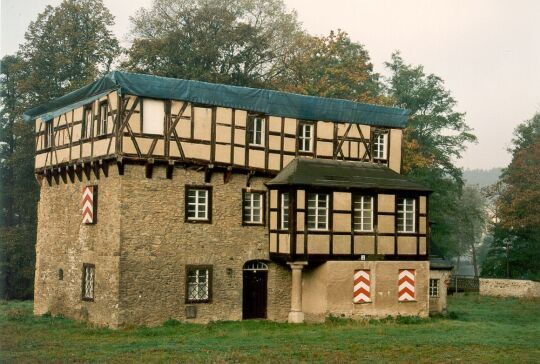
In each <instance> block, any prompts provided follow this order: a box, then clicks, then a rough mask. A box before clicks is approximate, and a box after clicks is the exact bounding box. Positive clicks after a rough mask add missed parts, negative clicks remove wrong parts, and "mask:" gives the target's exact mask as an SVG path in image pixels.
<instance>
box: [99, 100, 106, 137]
mask: <svg viewBox="0 0 540 364" xmlns="http://www.w3.org/2000/svg"><path fill="white" fill-rule="evenodd" d="M108 116H109V110H108V104H107V101H103V102H102V103H100V104H99V121H98V124H97V132H96V135H105V134H107V119H108Z"/></svg>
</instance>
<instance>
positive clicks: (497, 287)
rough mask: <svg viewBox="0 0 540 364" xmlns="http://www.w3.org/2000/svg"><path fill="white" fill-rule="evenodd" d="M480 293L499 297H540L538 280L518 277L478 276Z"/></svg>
mask: <svg viewBox="0 0 540 364" xmlns="http://www.w3.org/2000/svg"><path fill="white" fill-rule="evenodd" d="M480 295H482V296H501V297H540V282H534V281H528V280H520V279H492V278H480Z"/></svg>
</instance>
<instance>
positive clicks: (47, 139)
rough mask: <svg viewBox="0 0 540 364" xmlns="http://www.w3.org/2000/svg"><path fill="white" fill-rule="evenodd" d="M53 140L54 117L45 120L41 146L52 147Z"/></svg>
mask: <svg viewBox="0 0 540 364" xmlns="http://www.w3.org/2000/svg"><path fill="white" fill-rule="evenodd" d="M53 140H54V119H51V120H49V121H47V122H45V135H44V139H43V147H44V148H49V147H52V145H53Z"/></svg>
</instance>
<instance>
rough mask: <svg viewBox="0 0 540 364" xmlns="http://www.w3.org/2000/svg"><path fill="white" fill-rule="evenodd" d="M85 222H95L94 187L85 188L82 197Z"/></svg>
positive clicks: (83, 220) (83, 221)
mask: <svg viewBox="0 0 540 364" xmlns="http://www.w3.org/2000/svg"><path fill="white" fill-rule="evenodd" d="M82 214H83V219H82V223H83V224H92V223H93V222H94V187H93V186H86V187H84V189H83V198H82Z"/></svg>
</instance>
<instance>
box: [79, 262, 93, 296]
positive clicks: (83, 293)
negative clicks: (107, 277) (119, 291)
mask: <svg viewBox="0 0 540 364" xmlns="http://www.w3.org/2000/svg"><path fill="white" fill-rule="evenodd" d="M87 269H90V270H91V271H92V296H91V297H90V296H87V295H86V270H87ZM95 287H96V266H95V265H94V264H90V263H83V268H82V280H81V299H82V300H83V301H89V302H94V297H95V295H94V292H95Z"/></svg>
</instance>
